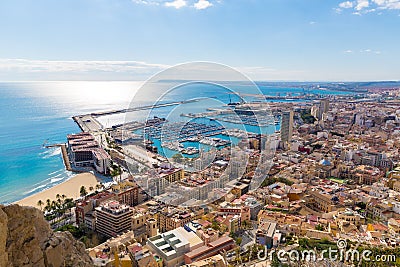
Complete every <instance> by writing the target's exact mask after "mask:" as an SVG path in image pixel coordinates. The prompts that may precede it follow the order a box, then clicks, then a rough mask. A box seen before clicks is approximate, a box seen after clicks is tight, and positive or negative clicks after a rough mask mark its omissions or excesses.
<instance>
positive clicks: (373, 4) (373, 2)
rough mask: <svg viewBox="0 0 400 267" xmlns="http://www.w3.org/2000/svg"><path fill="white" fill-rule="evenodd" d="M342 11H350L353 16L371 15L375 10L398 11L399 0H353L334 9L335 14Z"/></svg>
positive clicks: (399, 6)
mask: <svg viewBox="0 0 400 267" xmlns="http://www.w3.org/2000/svg"><path fill="white" fill-rule="evenodd" d="M343 9H352V10H353V12H352V14H354V15H362V14H366V13H372V12H375V11H377V10H400V0H353V1H345V2H341V3H340V4H339V6H338V7H336V8H335V10H336V12H337V13H341V12H342V11H343ZM379 14H380V13H378V15H379Z"/></svg>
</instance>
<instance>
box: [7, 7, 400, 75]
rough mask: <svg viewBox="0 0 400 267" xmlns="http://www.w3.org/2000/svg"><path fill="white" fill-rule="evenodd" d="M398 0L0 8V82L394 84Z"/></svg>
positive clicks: (398, 58) (398, 64)
mask: <svg viewBox="0 0 400 267" xmlns="http://www.w3.org/2000/svg"><path fill="white" fill-rule="evenodd" d="M399 29H400V0H354V1H336V0H328V1H321V0H58V1H53V0H36V1H32V0H3V1H1V2H0V34H1V42H0V81H13V80H16V81H19V80H145V79H147V78H149V77H150V76H152V75H154V74H156V73H157V72H159V71H161V70H163V69H165V68H168V67H169V66H173V65H176V64H180V63H185V62H191V61H209V62H217V63H221V64H225V65H228V66H232V67H234V68H236V69H238V70H239V71H241V72H243V73H244V74H246V75H248V76H249V77H250V78H252V79H254V80H265V81H268V80H271V81H272V80H282V81H371V80H375V81H376V80H400V73H399V70H400V52H399V48H398V47H399V45H398V44H399V43H400V42H399V41H400V34H399V32H400V30H399Z"/></svg>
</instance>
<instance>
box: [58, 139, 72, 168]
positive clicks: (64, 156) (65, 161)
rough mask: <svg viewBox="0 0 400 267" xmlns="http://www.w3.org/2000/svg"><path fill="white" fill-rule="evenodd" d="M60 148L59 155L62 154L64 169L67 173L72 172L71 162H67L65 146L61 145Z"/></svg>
mask: <svg viewBox="0 0 400 267" xmlns="http://www.w3.org/2000/svg"><path fill="white" fill-rule="evenodd" d="M60 147H61V154H62V157H63V161H64V165H65V169H66V170H67V171H72V167H71V162H70V161H69V157H68V153H67V145H66V144H61V146H60Z"/></svg>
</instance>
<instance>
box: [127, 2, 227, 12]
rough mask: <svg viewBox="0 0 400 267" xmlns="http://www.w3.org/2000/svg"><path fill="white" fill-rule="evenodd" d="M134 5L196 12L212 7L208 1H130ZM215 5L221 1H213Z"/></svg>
mask: <svg viewBox="0 0 400 267" xmlns="http://www.w3.org/2000/svg"><path fill="white" fill-rule="evenodd" d="M131 1H132V2H133V3H135V4H142V5H155V6H164V7H172V8H176V9H180V8H183V7H190V8H195V9H197V10H202V9H207V8H209V7H212V6H213V5H214V4H213V3H212V2H211V1H209V0H131ZM213 2H215V3H218V4H221V3H222V1H221V0H215V1H213Z"/></svg>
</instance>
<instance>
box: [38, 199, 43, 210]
mask: <svg viewBox="0 0 400 267" xmlns="http://www.w3.org/2000/svg"><path fill="white" fill-rule="evenodd" d="M43 204H44V203H43V201H42V200H41V199H39V201H38V202H37V205H38V206H39V207H40V210H42V206H43Z"/></svg>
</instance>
